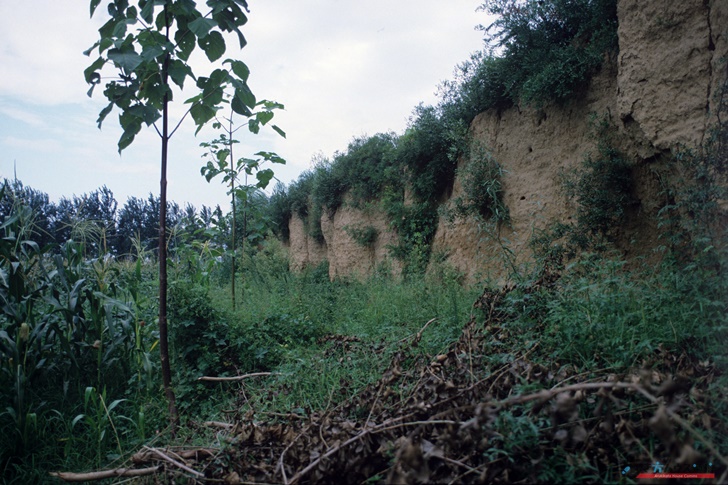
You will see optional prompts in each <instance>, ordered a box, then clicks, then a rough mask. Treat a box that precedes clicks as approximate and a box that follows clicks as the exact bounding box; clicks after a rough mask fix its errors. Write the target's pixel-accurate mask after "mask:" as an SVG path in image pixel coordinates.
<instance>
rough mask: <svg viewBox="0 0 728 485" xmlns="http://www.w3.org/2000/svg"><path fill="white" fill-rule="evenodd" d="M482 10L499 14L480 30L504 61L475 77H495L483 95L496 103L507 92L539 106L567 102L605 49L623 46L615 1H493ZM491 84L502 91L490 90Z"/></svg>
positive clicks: (595, 67)
mask: <svg viewBox="0 0 728 485" xmlns="http://www.w3.org/2000/svg"><path fill="white" fill-rule="evenodd" d="M480 10H482V11H485V12H486V13H488V14H491V15H495V16H497V17H496V20H495V21H494V22H493V23H492V24H491V25H489V26H488V27H482V26H481V29H482V30H483V31H484V32H485V34H486V43H487V44H488V45H489V46H490V47H491V48H492V49H500V51H501V54H500V56H499V57H500V58H501V59H502V60H500V61H498V62H494V61H489V63H490V69H484V70H475V72H474V76H475V77H476V78H479V77H480V76H482V75H483V74H485V75H486V76H488V75H490V76H492V80H489V81H490V82H486V83H485V86H486V94H485V96H484V97H485V98H486V99H488V97H490V99H494V100H495V101H496V103H499V102H501V103H502V99H503V97H507V98H508V99H510V101H511V102H514V103H518V102H523V103H525V104H529V105H535V106H541V105H543V104H544V103H546V102H548V101H557V102H563V101H565V100H566V99H568V98H569V97H570V96H572V95H573V94H574V93H576V92H578V91H579V90H580V89H583V87H584V86H586V85H587V82H588V81H589V78H590V77H591V75H592V74H594V73H595V72H596V71H597V70H598V69H599V67H600V66H601V64H602V61H603V59H604V54H605V52H616V50H617V47H618V44H617V2H616V0H549V1H540V0H488V1H486V2H485V3H483V4H482V6H481V7H480ZM472 84H473V82H472V81H469V82H468V83H466V84H465V86H470V85H472ZM491 86H496V89H495V93H494V94H500V96H494V95H493V94H489V93H492V92H493V88H492V87H491ZM499 88H500V89H504V91H503V92H502V93H499V92H498V89H499ZM495 106H496V105H493V106H491V107H495Z"/></svg>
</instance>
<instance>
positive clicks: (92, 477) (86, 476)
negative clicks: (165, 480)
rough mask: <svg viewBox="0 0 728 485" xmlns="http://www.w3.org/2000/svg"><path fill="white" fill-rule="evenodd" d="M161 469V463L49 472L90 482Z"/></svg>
mask: <svg viewBox="0 0 728 485" xmlns="http://www.w3.org/2000/svg"><path fill="white" fill-rule="evenodd" d="M161 469H162V466H161V465H157V466H153V467H149V468H115V469H113V470H99V471H95V472H88V473H72V472H51V474H50V475H51V476H52V477H56V478H60V479H61V480H63V481H65V482H92V481H96V480H104V479H106V478H121V477H142V476H145V475H153V474H155V473H157V472H159V471H160V470H161Z"/></svg>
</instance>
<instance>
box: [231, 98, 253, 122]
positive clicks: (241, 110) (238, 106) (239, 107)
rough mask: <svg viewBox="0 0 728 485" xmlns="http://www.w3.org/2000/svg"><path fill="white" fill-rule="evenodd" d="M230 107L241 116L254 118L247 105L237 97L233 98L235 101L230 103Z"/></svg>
mask: <svg viewBox="0 0 728 485" xmlns="http://www.w3.org/2000/svg"><path fill="white" fill-rule="evenodd" d="M230 107H231V108H232V109H233V111H234V112H236V113H237V114H239V115H242V116H245V117H246V118H248V117H250V116H253V113H252V111H250V108H248V107H247V106H246V105H245V103H243V102H242V101H241V100H240V98H238V97H237V96H233V99H232V101H231V102H230Z"/></svg>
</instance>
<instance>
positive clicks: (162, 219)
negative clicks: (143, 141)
mask: <svg viewBox="0 0 728 485" xmlns="http://www.w3.org/2000/svg"><path fill="white" fill-rule="evenodd" d="M164 9H165V16H166V14H167V7H166V5H165V7H164ZM166 35H167V39H169V25H167V33H166ZM162 84H163V85H164V86H168V85H169V54H167V55H166V56H165V58H164V64H163V66H162ZM168 104H169V95H168V94H166V93H165V95H164V102H163V107H162V174H161V178H160V183H159V186H160V187H159V355H160V358H161V361H162V383H163V385H164V393H165V394H166V396H167V401H169V419H170V423H171V425H172V434H173V435H174V433H175V432H176V430H177V425H178V424H179V414H178V412H177V405H176V404H175V397H174V390H173V389H172V370H171V368H170V364H169V346H168V345H167V342H168V336H167V146H168V143H169V113H168V107H167V105H168Z"/></svg>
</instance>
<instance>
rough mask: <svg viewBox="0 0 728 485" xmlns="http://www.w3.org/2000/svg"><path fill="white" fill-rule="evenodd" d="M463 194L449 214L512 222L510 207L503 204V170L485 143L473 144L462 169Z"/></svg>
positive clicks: (459, 172)
mask: <svg viewBox="0 0 728 485" xmlns="http://www.w3.org/2000/svg"><path fill="white" fill-rule="evenodd" d="M457 172H458V175H459V177H460V183H461V184H462V187H463V195H462V196H460V197H457V198H455V200H454V201H453V202H454V204H453V206H454V207H453V208H452V210H451V211H449V213H447V214H446V215H447V216H448V217H449V218H452V217H453V216H460V217H465V216H476V217H479V218H481V219H482V220H484V221H494V222H496V223H498V222H506V221H508V218H509V217H508V208H507V207H506V206H505V204H504V203H503V184H502V182H501V179H502V177H503V169H502V168H501V166H500V165H499V164H498V162H497V161H496V160H495V159H494V158H493V157H492V156H491V155H490V153H488V152H487V151H486V150H485V148H484V147H482V146H474V147H471V149H470V153H469V157H468V160H467V162H466V163H465V164H464V166H463V167H462V168H460V169H458V171H457Z"/></svg>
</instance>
